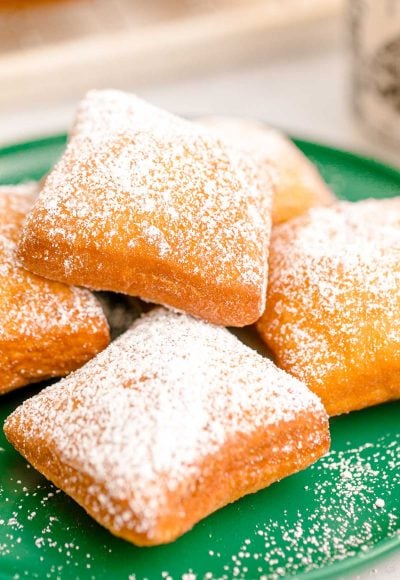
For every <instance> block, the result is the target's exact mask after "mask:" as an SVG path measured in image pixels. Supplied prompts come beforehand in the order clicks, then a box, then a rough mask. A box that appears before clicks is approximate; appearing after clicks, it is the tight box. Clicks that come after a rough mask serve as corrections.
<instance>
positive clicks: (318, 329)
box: [257, 198, 400, 415]
mask: <svg viewBox="0 0 400 580" xmlns="http://www.w3.org/2000/svg"><path fill="white" fill-rule="evenodd" d="M399 258H400V199H399V198H394V199H385V200H365V201H361V202H358V203H350V202H339V203H338V204H337V205H335V206H331V207H329V208H314V209H312V210H310V211H309V212H308V213H307V214H305V215H304V216H301V217H299V218H297V219H296V220H293V221H291V222H287V223H286V224H282V225H280V226H278V227H276V228H274V233H273V236H272V241H271V249H270V279H269V287H268V296H267V308H266V311H265V314H264V315H263V316H262V318H261V319H260V321H259V322H258V323H257V327H258V330H259V332H260V335H261V337H262V338H263V339H264V340H265V342H266V343H267V345H268V346H269V347H270V349H271V350H272V351H273V353H274V355H275V360H276V362H277V364H278V366H280V367H281V368H283V369H285V370H286V371H288V372H290V373H291V374H293V375H294V376H295V377H297V378H298V379H300V380H302V381H304V383H306V384H307V385H308V386H309V388H310V389H312V390H313V391H314V392H315V393H317V394H318V395H319V396H320V398H321V399H322V401H323V403H324V405H325V406H326V409H327V411H328V413H329V414H330V415H339V414H341V413H348V412H349V411H353V410H356V409H362V408H364V407H368V406H370V405H376V404H378V403H383V402H385V401H389V400H393V399H398V398H400V379H399V376H400V318H399V313H400V259H399Z"/></svg>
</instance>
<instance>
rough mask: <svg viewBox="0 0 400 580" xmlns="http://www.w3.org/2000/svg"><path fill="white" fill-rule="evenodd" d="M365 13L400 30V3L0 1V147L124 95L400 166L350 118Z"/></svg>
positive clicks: (389, 145) (390, 147)
mask: <svg viewBox="0 0 400 580" xmlns="http://www.w3.org/2000/svg"><path fill="white" fill-rule="evenodd" d="M370 3H372V4H375V6H376V5H380V6H381V7H385V11H386V12H387V11H389V13H388V14H389V16H388V18H387V20H388V21H390V22H392V23H393V21H395V20H396V18H393V5H394V4H397V6H398V8H399V10H398V11H396V10H395V13H396V17H397V28H398V29H399V27H400V16H399V15H400V2H399V1H398V0H379V2H378V1H376V0H371V2H368V0H367V1H366V0H353V1H352V0H347V1H345V0H146V1H145V2H141V1H139V0H30V1H29V0H14V1H13V0H2V1H1V2H0V145H3V144H7V143H11V142H15V141H17V140H21V139H27V138H33V137H36V136H43V135H47V134H53V133H56V132H59V131H64V130H65V129H66V128H67V127H68V126H69V124H70V122H71V117H72V114H73V110H74V107H75V104H76V101H77V100H78V99H80V98H81V96H82V95H83V93H84V92H85V91H86V90H87V89H89V88H93V87H98V88H100V87H120V88H123V89H127V90H130V91H134V92H136V93H138V94H139V95H141V96H143V97H145V98H147V99H149V100H150V101H152V102H154V103H155V104H158V105H160V106H162V107H165V108H167V109H169V110H171V111H174V112H176V113H180V114H182V115H204V114H209V113H212V114H217V113H223V114H237V115H244V116H249V117H256V118H258V119H262V120H266V121H268V122H269V123H270V124H272V125H275V126H278V127H280V128H282V129H284V130H286V131H288V132H290V133H291V134H294V135H296V136H301V137H306V138H312V139H317V140H322V141H325V142H327V143H330V144H333V145H338V146H343V147H347V148H349V149H355V150H358V151H361V152H365V153H367V154H371V155H374V156H377V157H379V158H382V159H385V160H388V161H391V162H393V163H398V164H400V157H399V156H398V147H397V148H396V146H395V145H394V144H393V140H391V139H388V140H386V139H385V138H383V139H382V138H381V137H382V135H380V136H379V138H378V137H377V134H376V132H374V131H371V127H370V126H369V125H370V123H368V119H367V122H366V121H365V119H364V120H363V121H362V122H360V114H358V116H357V115H355V114H354V110H355V106H354V101H355V98H354V91H353V94H352V89H351V87H352V82H353V81H352V78H353V76H354V74H353V73H354V69H355V68H356V69H357V67H358V66H359V64H356V66H354V64H353V65H352V62H353V63H354V62H355V61H356V58H357V55H356V57H354V56H353V58H352V56H351V54H352V52H353V54H354V52H357V50H360V46H357V45H356V43H355V42H354V37H355V36H356V33H357V32H359V30H360V22H359V21H361V19H362V18H364V15H363V14H362V12H363V10H364V11H365V10H366V9H367V8H368V6H367V5H368V4H370ZM350 4H351V6H350ZM390 6H391V8H390ZM366 7H367V8H366ZM375 9H376V8H375ZM390 11H391V12H390ZM351 14H352V16H353V28H352V29H351V27H350V15H351ZM383 16H385V14H384V15H383ZM357 18H358V20H357ZM370 18H372V20H373V21H375V22H376V18H377V16H376V14H373V15H372V17H370ZM354 20H356V21H355V22H354ZM381 24H382V23H380V25H379V26H380V27H381V28H382V26H381ZM361 48H363V47H361ZM397 56H398V59H397V62H398V63H400V53H399V52H397ZM352 71H353V72H352ZM356 72H357V71H356ZM397 82H399V80H398V81H397ZM399 92H400V91H399ZM373 116H374V118H375V117H376V115H375V114H374V115H373ZM367 117H368V114H367ZM399 119H400V117H398V116H397V122H398V124H400V121H399ZM389 124H390V125H392V124H393V123H392V121H390V123H389ZM375 129H376V127H375Z"/></svg>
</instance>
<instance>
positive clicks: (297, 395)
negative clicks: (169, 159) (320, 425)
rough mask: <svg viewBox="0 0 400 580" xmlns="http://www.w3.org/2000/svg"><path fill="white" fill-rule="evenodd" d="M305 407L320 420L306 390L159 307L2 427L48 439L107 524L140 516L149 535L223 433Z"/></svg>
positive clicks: (244, 350) (232, 341)
mask: <svg viewBox="0 0 400 580" xmlns="http://www.w3.org/2000/svg"><path fill="white" fill-rule="evenodd" d="M305 410H307V411H310V410H311V411H312V412H313V413H315V414H316V415H320V416H321V415H322V416H323V415H325V412H324V410H323V408H322V405H321V403H320V402H319V400H318V398H317V397H316V396H315V395H313V394H312V393H311V392H310V391H308V389H306V387H305V386H304V385H302V384H301V383H299V382H298V381H297V380H296V379H293V378H292V377H290V376H289V375H286V374H285V373H284V372H283V371H280V370H278V369H276V367H275V366H274V365H273V363H272V362H271V361H268V360H267V359H264V358H263V357H261V356H260V355H258V354H257V353H256V352H254V351H252V350H251V349H249V348H248V347H246V346H244V345H243V344H241V343H240V342H239V341H238V340H237V339H236V338H235V337H234V336H232V335H231V334H230V333H229V332H228V331H227V330H225V329H223V328H220V327H215V326H212V325H209V324H206V323H203V322H201V321H198V320H195V319H192V318H190V317H188V316H186V315H181V314H176V313H173V312H171V311H167V310H164V309H161V308H159V309H157V310H155V311H152V312H151V313H149V314H147V315H145V316H144V317H142V318H141V319H140V320H139V321H137V322H135V323H134V324H133V326H132V329H131V330H129V331H127V332H126V333H125V334H124V335H123V336H122V337H120V338H119V339H117V340H116V341H115V342H113V343H112V344H111V345H110V347H109V348H108V349H106V350H105V351H103V352H102V353H101V354H100V355H98V356H97V357H96V358H95V359H93V360H92V361H90V362H89V363H88V364H87V365H86V366H85V367H83V368H82V369H80V370H79V371H77V372H76V373H74V374H73V375H71V376H70V377H69V378H68V379H65V380H63V381H61V382H60V383H59V384H58V385H55V386H52V387H49V388H48V389H46V390H45V391H43V392H42V393H41V394H39V395H38V396H36V397H34V398H33V399H30V400H29V401H27V402H25V403H24V405H22V406H21V407H20V408H18V409H17V410H16V412H15V413H14V415H12V416H11V418H10V419H9V420H8V422H7V423H6V429H7V425H8V426H10V425H12V424H13V422H14V421H15V420H18V422H19V425H20V427H19V428H20V429H22V430H23V437H24V440H25V441H27V442H29V440H30V439H31V438H33V440H37V441H46V445H47V444H48V445H50V446H51V447H52V448H53V449H54V450H55V453H56V454H57V456H58V457H59V458H60V460H61V461H62V462H63V463H65V464H67V465H69V466H71V467H73V468H74V469H75V470H77V471H78V472H80V473H83V474H86V475H88V476H89V477H90V478H92V479H93V481H94V484H93V485H92V486H91V487H90V488H89V489H88V496H89V497H90V499H91V501H92V502H94V503H95V504H96V505H97V506H98V509H102V510H104V509H105V510H106V512H107V515H106V521H105V523H106V524H107V525H110V526H112V527H113V529H116V530H118V529H120V528H121V527H122V526H127V527H128V528H129V526H138V524H137V519H139V522H140V523H139V529H138V528H137V527H136V531H141V532H145V533H147V534H148V535H149V537H151V534H152V531H153V528H154V526H155V522H156V521H157V519H158V518H159V517H160V516H161V515H162V514H163V510H164V509H165V502H166V497H167V494H168V492H169V491H173V490H175V489H177V487H179V488H180V489H182V488H181V486H184V487H185V486H190V485H191V481H193V477H195V476H196V475H197V474H198V469H199V465H200V464H201V461H202V460H203V459H205V458H207V457H208V456H210V455H212V454H214V453H216V452H218V450H219V449H220V448H221V447H222V445H223V444H224V443H225V442H226V441H227V440H228V439H229V437H231V436H234V435H235V434H237V433H241V432H242V433H249V432H253V431H254V430H256V429H257V428H258V427H259V426H260V425H263V426H264V427H265V425H268V424H271V425H273V424H278V423H280V422H285V421H290V420H292V419H294V418H295V417H296V416H297V415H298V414H299V413H301V412H302V411H305ZM315 436H316V437H317V436H318V434H317V433H316V434H315ZM293 444H294V445H297V442H293ZM22 451H23V450H22ZM69 483H73V482H68V481H66V483H65V485H66V488H68V486H69ZM118 501H120V502H121V501H127V502H128V507H125V508H122V507H121V505H122V504H119V503H118ZM135 520H136V522H135Z"/></svg>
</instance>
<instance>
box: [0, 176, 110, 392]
mask: <svg viewBox="0 0 400 580" xmlns="http://www.w3.org/2000/svg"><path fill="white" fill-rule="evenodd" d="M36 194H37V187H36V186H35V185H34V184H27V185H23V186H3V187H0V394H2V393H5V392H7V391H11V390H13V389H16V388H17V387H21V386H23V385H27V384H28V383H32V382H35V381H41V380H44V379H47V378H50V377H57V376H61V375H66V374H68V373H69V372H71V371H73V370H75V369H77V368H78V367H79V366H81V365H83V364H84V363H85V362H86V361H88V360H89V359H90V358H92V357H93V356H94V355H96V354H97V353H98V352H99V351H100V350H101V349H103V348H104V347H106V346H107V344H108V342H109V332H108V326H107V322H106V319H105V317H104V315H103V311H102V309H101V307H100V305H99V304H98V302H97V301H96V299H95V298H94V296H93V295H92V294H91V293H90V292H89V291H88V290H82V289H79V288H70V287H68V286H65V285H64V284H59V283H57V282H51V281H49V280H45V279H44V278H40V277H39V276H36V275H35V274H31V273H30V272H28V271H27V270H25V269H24V268H22V267H21V266H20V265H19V263H18V260H17V259H16V256H15V254H16V247H17V243H18V238H19V235H20V231H21V227H22V223H23V221H24V219H25V215H26V213H27V212H28V211H29V210H30V209H31V206H32V203H33V201H34V198H35V196H36Z"/></svg>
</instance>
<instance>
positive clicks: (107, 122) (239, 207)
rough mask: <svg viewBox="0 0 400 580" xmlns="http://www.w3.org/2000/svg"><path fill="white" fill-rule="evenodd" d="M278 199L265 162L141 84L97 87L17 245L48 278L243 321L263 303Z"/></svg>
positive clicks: (211, 316)
mask: <svg viewBox="0 0 400 580" xmlns="http://www.w3.org/2000/svg"><path fill="white" fill-rule="evenodd" d="M271 203H272V184H271V177H270V171H269V168H267V167H265V168H264V169H263V171H261V170H260V168H259V167H258V165H257V163H255V162H253V160H252V159H250V158H249V157H248V156H247V155H246V154H244V153H242V152H241V151H239V150H238V149H235V148H233V147H230V146H228V145H226V144H225V143H224V142H222V141H221V140H219V139H217V138H215V137H214V136H212V135H210V134H209V132H208V131H206V130H205V129H203V128H201V127H199V126H198V125H197V124H195V123H190V122H188V121H185V120H183V119H179V118H178V117H175V116H173V115H170V114H168V113H166V112H163V111H161V110H159V109H157V108H155V107H152V106H151V105H148V104H147V103H145V102H143V101H141V100H140V99H138V98H137V97H135V96H134V95H129V94H126V93H122V92H119V91H91V92H90V93H89V94H88V95H87V96H86V98H85V99H84V100H83V102H82V103H81V104H80V106H79V109H78V113H77V118H76V122H75V126H74V128H73V131H72V135H71V138H70V141H69V145H68V147H67V149H66V152H65V153H64V155H63V157H62V158H61V160H60V162H59V163H58V164H57V165H56V167H55V168H54V170H53V171H52V172H51V173H50V175H49V176H48V177H47V179H46V181H45V184H44V187H43V190H42V191H41V194H40V196H39V199H38V201H37V202H36V204H35V207H34V209H33V211H32V213H31V214H30V216H29V217H28V219H27V222H26V225H25V228H24V232H23V235H22V240H21V245H20V251H19V257H20V259H21V261H22V263H23V264H24V265H25V267H26V268H28V269H30V270H32V271H33V272H35V273H37V274H40V275H43V276H46V277H48V278H50V279H54V280H57V281H60V282H64V283H68V284H76V285H82V286H85V287H88V288H92V289H95V290H110V291H114V292H120V293H125V294H129V295H132V296H138V297H141V298H143V299H145V300H148V301H150V302H155V303H158V304H164V305H168V306H171V307H174V308H177V309H179V310H183V311H187V312H189V313H191V314H193V315H196V316H199V317H202V318H204V319H206V320H209V321H211V322H214V323H217V324H222V325H232V326H243V325H245V324H250V323H252V322H254V321H255V320H257V319H258V318H259V317H260V315H261V314H262V312H263V310H264V306H265V290H266V279H267V267H268V243H269V235H270V226H271Z"/></svg>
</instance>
